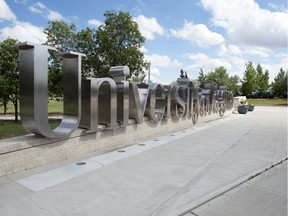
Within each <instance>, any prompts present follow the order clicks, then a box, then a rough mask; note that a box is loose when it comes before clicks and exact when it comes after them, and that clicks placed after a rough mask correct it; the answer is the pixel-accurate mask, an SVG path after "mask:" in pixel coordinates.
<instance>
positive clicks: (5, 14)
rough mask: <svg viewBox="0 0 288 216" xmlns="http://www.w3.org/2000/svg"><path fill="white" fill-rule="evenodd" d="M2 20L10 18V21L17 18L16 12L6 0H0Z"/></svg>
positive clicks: (0, 16)
mask: <svg viewBox="0 0 288 216" xmlns="http://www.w3.org/2000/svg"><path fill="white" fill-rule="evenodd" d="M1 20H8V21H15V20H16V16H15V14H14V13H13V12H12V11H11V9H10V8H9V6H8V5H7V4H6V2H5V1H4V0H0V21H1Z"/></svg>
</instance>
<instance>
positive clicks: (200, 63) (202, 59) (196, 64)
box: [187, 53, 232, 73]
mask: <svg viewBox="0 0 288 216" xmlns="http://www.w3.org/2000/svg"><path fill="white" fill-rule="evenodd" d="M187 57H188V58H189V59H190V60H192V64H190V65H188V66H187V70H194V71H195V70H196V71H199V70H200V68H202V69H203V70H204V72H205V73H207V72H210V71H213V70H214V69H215V68H216V67H220V66H223V67H225V68H226V69H227V70H229V69H231V67H232V65H231V64H230V63H229V62H228V61H227V60H226V59H224V58H210V57H209V56H208V55H206V54H203V53H197V54H193V53H190V54H187Z"/></svg>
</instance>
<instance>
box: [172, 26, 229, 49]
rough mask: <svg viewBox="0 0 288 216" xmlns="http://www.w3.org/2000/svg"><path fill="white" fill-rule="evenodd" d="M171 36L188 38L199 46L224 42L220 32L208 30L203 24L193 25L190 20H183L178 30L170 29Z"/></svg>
mask: <svg viewBox="0 0 288 216" xmlns="http://www.w3.org/2000/svg"><path fill="white" fill-rule="evenodd" d="M170 32H171V34H172V36H174V37H176V38H181V39H184V40H188V41H190V42H192V43H195V44H197V45H198V46H200V47H208V46H211V45H218V44H221V43H223V42H224V38H223V36H222V35H221V34H218V33H216V32H212V31H210V30H209V29H208V28H207V26H206V25H204V24H196V25H194V24H193V23H192V22H187V21H185V23H184V25H183V28H182V29H180V30H175V29H170Z"/></svg>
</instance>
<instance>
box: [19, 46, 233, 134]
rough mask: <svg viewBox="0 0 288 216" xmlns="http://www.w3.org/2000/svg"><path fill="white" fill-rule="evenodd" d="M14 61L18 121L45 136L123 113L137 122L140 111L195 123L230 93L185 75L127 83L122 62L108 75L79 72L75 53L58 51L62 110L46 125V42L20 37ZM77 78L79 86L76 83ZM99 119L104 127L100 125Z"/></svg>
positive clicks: (109, 122)
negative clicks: (170, 80) (199, 85)
mask: <svg viewBox="0 0 288 216" xmlns="http://www.w3.org/2000/svg"><path fill="white" fill-rule="evenodd" d="M17 47H18V48H19V61H20V115H21V120H22V124H23V126H24V127H25V128H26V129H27V130H28V131H29V132H31V133H34V134H37V135H42V136H45V137H51V138H58V137H67V136H69V134H70V133H71V132H73V130H75V129H76V128H77V127H78V126H80V127H82V128H85V129H87V130H89V131H90V132H96V131H99V130H103V129H114V128H116V127H117V126H118V125H120V126H122V127H125V126H127V125H128V124H129V118H130V119H135V120H136V122H137V123H138V124H140V123H142V122H143V117H144V115H146V116H148V117H149V119H150V120H151V121H153V122H155V123H157V122H159V121H161V120H162V119H163V118H176V119H179V118H188V119H191V117H192V122H193V123H194V124H195V123H196V122H197V121H198V118H199V115H200V116H206V115H211V114H212V113H214V114H215V113H219V115H220V116H223V115H224V113H225V111H226V110H227V109H231V108H232V107H233V94H232V93H231V92H229V91H227V87H225V86H220V87H219V88H218V86H217V85H216V84H215V83H205V84H204V88H203V89H195V88H194V87H193V85H192V82H191V81H190V80H189V79H188V78H179V79H177V84H172V85H166V86H163V85H161V84H159V83H149V85H147V84H138V83H135V82H131V83H129V82H128V81H126V77H127V76H128V75H129V73H130V70H129V68H128V67H127V66H115V67H111V68H110V69H109V74H110V75H111V76H112V77H113V79H111V78H83V79H82V80H81V79H80V74H81V56H82V54H80V53H74V52H66V53H62V54H60V55H61V56H62V57H63V77H64V113H63V120H62V122H61V123H60V125H59V126H58V127H57V128H56V129H55V130H51V128H50V126H49V122H48V106H47V104H48V72H47V65H48V49H50V48H49V47H47V46H42V45H35V44H32V43H27V42H26V43H22V44H19V45H17ZM81 84H82V86H81ZM79 122H80V125H79ZM103 125H104V126H105V127H103Z"/></svg>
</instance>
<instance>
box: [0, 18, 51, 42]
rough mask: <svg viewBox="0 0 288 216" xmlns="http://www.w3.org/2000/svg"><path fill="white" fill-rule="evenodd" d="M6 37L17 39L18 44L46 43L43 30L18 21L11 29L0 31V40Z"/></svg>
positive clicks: (6, 28)
mask: <svg viewBox="0 0 288 216" xmlns="http://www.w3.org/2000/svg"><path fill="white" fill-rule="evenodd" d="M8 37H11V38H14V39H17V40H19V41H20V42H24V41H29V42H34V43H43V42H45V41H46V35H45V34H44V33H43V28H40V27H37V26H33V25H32V24H31V23H27V22H18V21H17V22H15V24H14V25H13V26H11V27H5V28H2V29H0V40H5V39H7V38H8Z"/></svg>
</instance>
